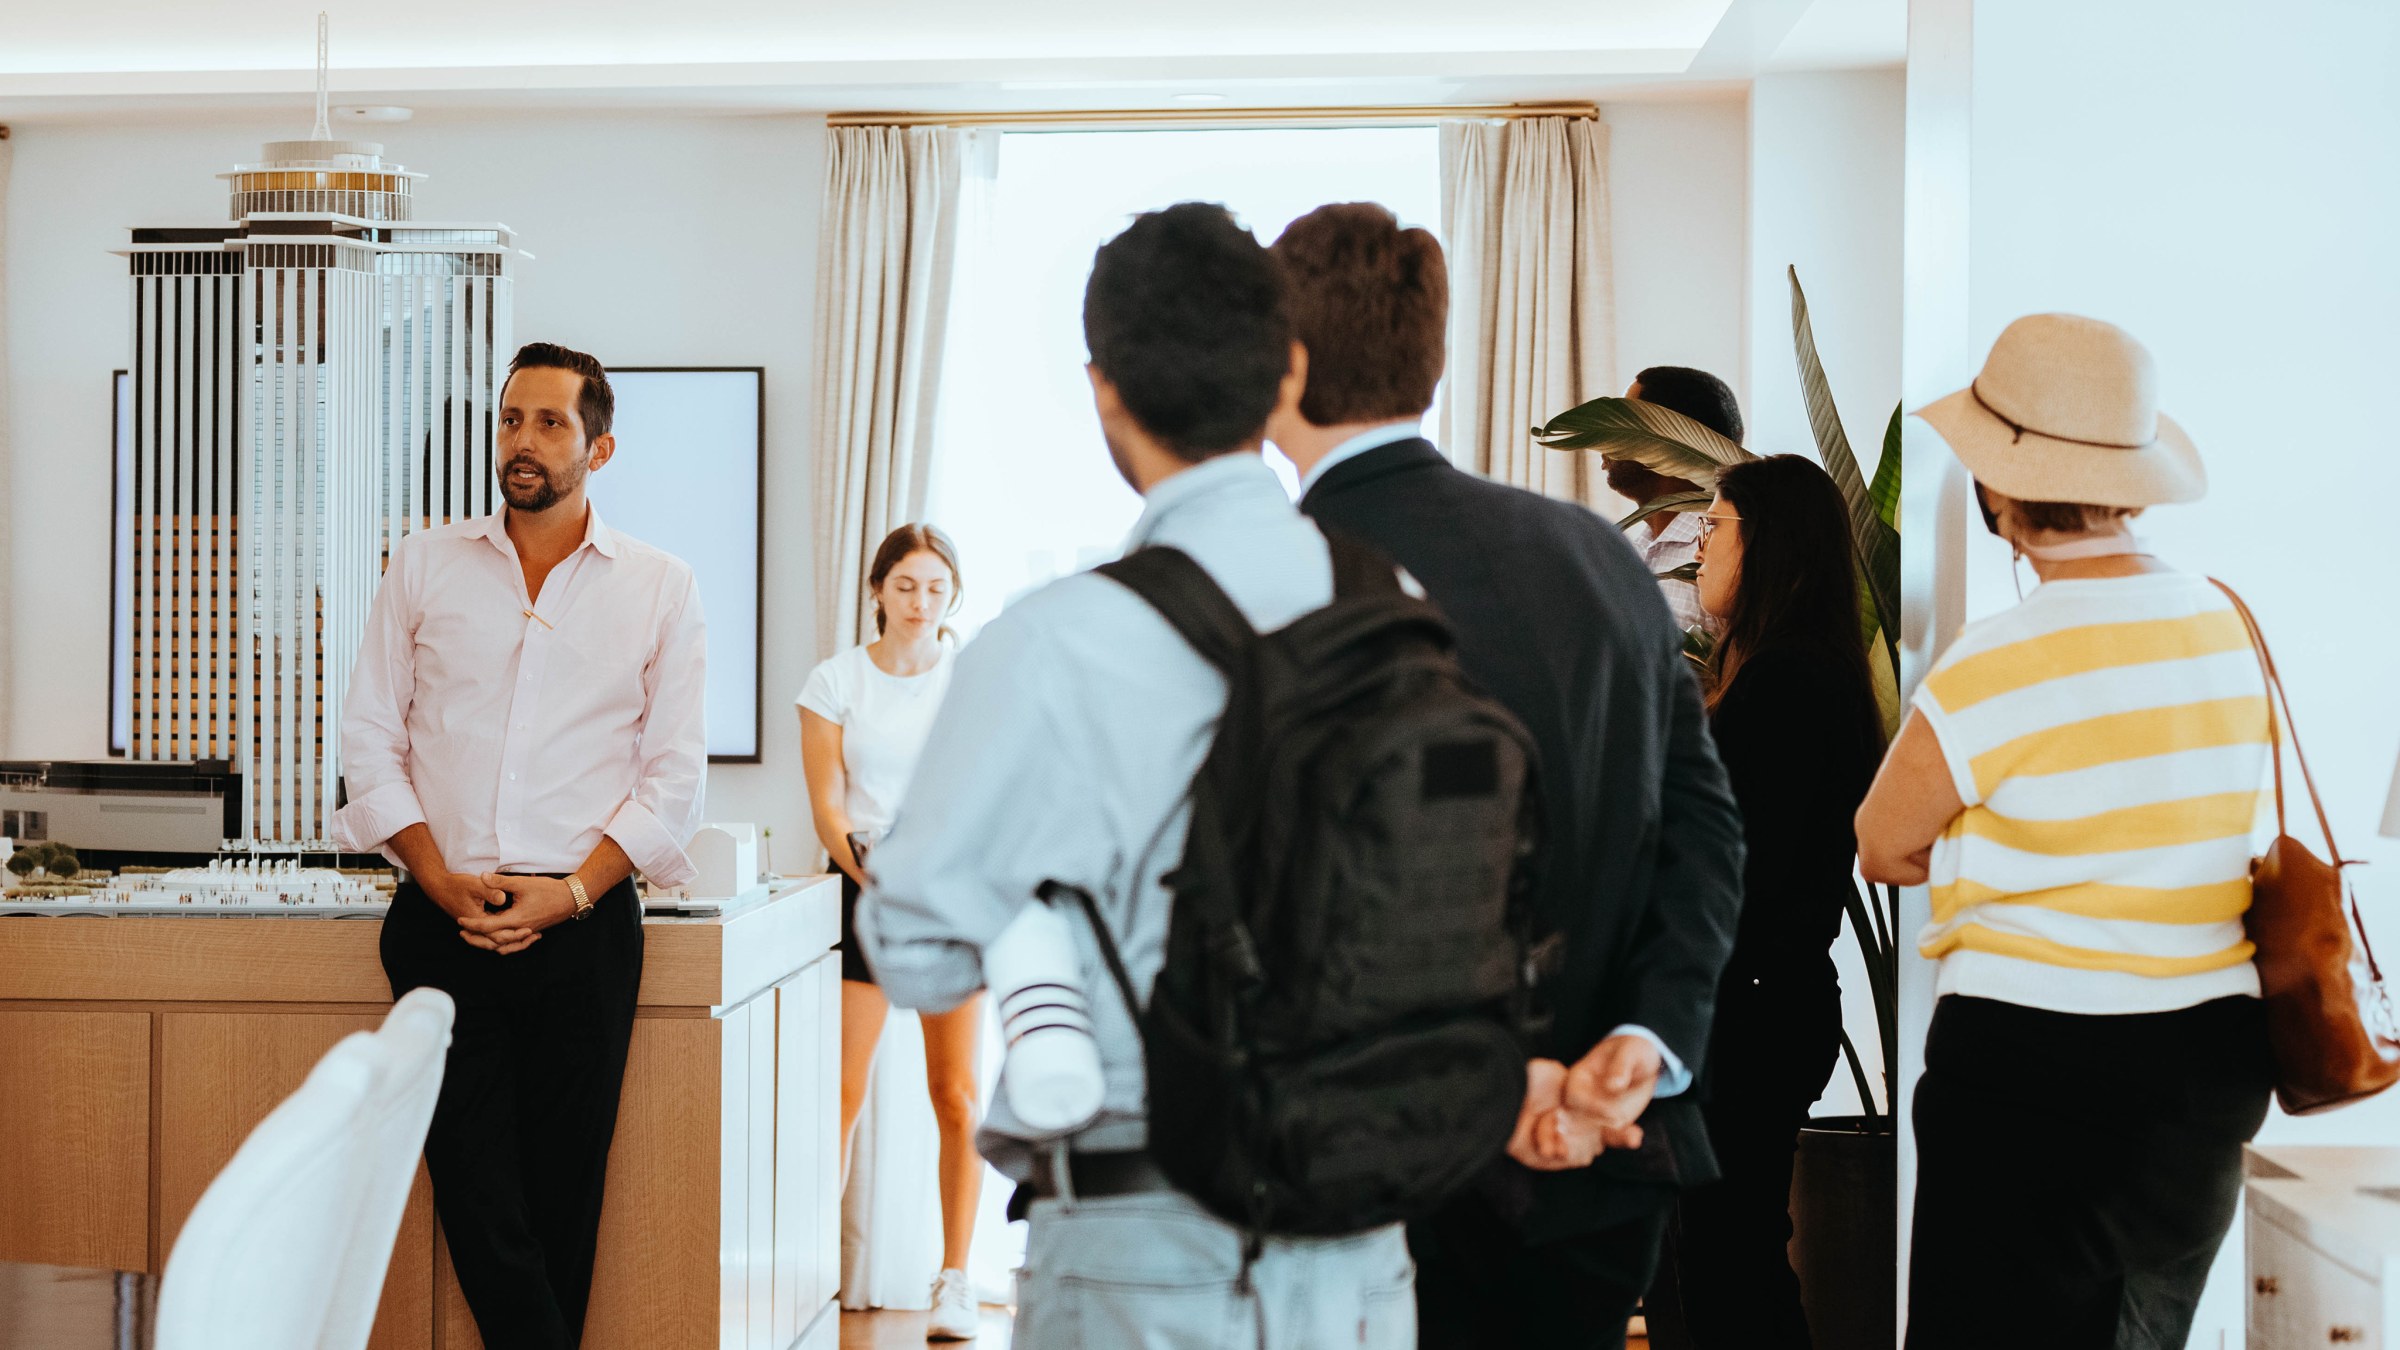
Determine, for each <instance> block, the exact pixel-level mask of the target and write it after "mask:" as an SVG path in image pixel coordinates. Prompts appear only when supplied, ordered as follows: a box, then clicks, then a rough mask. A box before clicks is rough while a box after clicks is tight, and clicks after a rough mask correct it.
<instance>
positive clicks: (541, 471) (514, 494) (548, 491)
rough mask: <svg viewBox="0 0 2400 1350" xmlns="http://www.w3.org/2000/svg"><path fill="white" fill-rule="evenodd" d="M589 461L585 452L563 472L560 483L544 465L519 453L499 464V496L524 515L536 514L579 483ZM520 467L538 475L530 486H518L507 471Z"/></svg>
mask: <svg viewBox="0 0 2400 1350" xmlns="http://www.w3.org/2000/svg"><path fill="white" fill-rule="evenodd" d="M591 462H592V461H591V458H590V457H589V456H586V457H584V458H582V459H579V460H577V461H575V463H574V464H573V465H572V466H571V467H569V468H568V469H567V471H566V473H565V474H564V475H563V476H564V477H565V478H566V480H567V481H566V483H565V484H564V485H563V486H562V485H561V484H560V483H559V482H558V481H557V480H555V479H553V478H552V477H551V476H550V471H549V470H548V469H545V468H543V467H542V466H541V465H539V464H536V463H534V462H533V460H531V459H530V458H527V457H525V456H522V455H520V456H518V457H517V458H516V459H513V460H510V461H509V462H508V463H507V464H505V465H503V466H501V469H500V496H501V497H502V499H503V500H505V501H507V503H508V504H509V505H510V506H511V507H513V508H514V509H516V510H519V511H523V512H525V513H527V514H528V515H540V514H541V513H542V512H544V511H547V510H549V509H550V508H551V507H553V506H556V505H558V503H559V501H560V500H561V499H563V498H564V497H565V496H566V495H567V494H568V493H569V492H572V491H574V490H575V489H576V488H577V487H580V486H581V485H582V484H583V479H584V475H585V474H586V473H587V472H589V469H588V467H587V466H589V465H590V464H591ZM520 468H523V469H531V470H533V471H534V473H535V474H537V475H539V476H540V478H541V481H540V482H538V483H535V484H534V485H532V486H531V487H518V486H517V485H516V482H515V481H514V480H513V479H512V478H511V477H510V475H511V474H514V473H515V472H516V471H517V470H518V469H520Z"/></svg>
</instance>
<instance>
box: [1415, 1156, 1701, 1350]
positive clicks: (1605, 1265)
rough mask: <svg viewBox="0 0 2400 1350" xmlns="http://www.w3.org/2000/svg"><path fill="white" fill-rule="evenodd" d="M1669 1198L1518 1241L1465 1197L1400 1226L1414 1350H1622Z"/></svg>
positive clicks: (1496, 1217) (1500, 1219)
mask: <svg viewBox="0 0 2400 1350" xmlns="http://www.w3.org/2000/svg"><path fill="white" fill-rule="evenodd" d="M1668 1199H1669V1193H1668V1192H1667V1191H1666V1190H1664V1189H1663V1188H1662V1189H1661V1190H1660V1191H1659V1196H1658V1201H1659V1203H1658V1205H1657V1208H1655V1209H1654V1210H1652V1211H1650V1212H1648V1213H1644V1214H1642V1215H1641V1216H1640V1217H1638V1218H1634V1219H1630V1220H1627V1221H1626V1222H1623V1223H1620V1224H1617V1225H1615V1226H1613V1227H1609V1228H1603V1229H1601V1230H1599V1231H1598V1232H1594V1233H1584V1234H1579V1235H1577V1236H1575V1237H1570V1238H1563V1239H1560V1240H1557V1241H1554V1242H1541V1243H1527V1242H1526V1241H1525V1239H1524V1237H1523V1236H1522V1235H1521V1234H1520V1233H1519V1232H1518V1230H1517V1229H1516V1227H1515V1226H1514V1225H1513V1224H1511V1223H1510V1222H1509V1221H1508V1220H1507V1219H1506V1218H1505V1217H1504V1216H1502V1215H1501V1214H1500V1212H1499V1211H1498V1210H1496V1209H1494V1208H1493V1207H1492V1205H1491V1204H1490V1203H1489V1202H1488V1201H1487V1200H1485V1199H1484V1198H1483V1197H1482V1196H1481V1195H1480V1194H1479V1193H1477V1192H1474V1191H1472V1190H1470V1191H1469V1192H1468V1193H1467V1194H1465V1195H1463V1196H1461V1197H1459V1198H1458V1199H1456V1200H1453V1201H1451V1202H1450V1203H1449V1204H1448V1205H1446V1206H1444V1207H1443V1209H1442V1210H1441V1212H1440V1213H1438V1214H1436V1215H1434V1216H1433V1217H1432V1218H1430V1219H1425V1220H1420V1221H1419V1222H1416V1223H1412V1224H1410V1225H1409V1226H1408V1248H1409V1255H1410V1256H1412V1257H1414V1258H1415V1260H1416V1263H1417V1344H1418V1345H1419V1346H1420V1347H1422V1350H1524V1348H1525V1347H1528V1346H1540V1347H1542V1350H1624V1346H1625V1324H1626V1322H1627V1321H1629V1320H1630V1319H1631V1318H1632V1316H1633V1309H1634V1305H1635V1304H1636V1303H1638V1302H1640V1301H1641V1297H1642V1291H1643V1290H1645V1289H1647V1288H1649V1287H1650V1277H1651V1274H1652V1272H1654V1271H1655V1270H1656V1269H1657V1267H1658V1243H1659V1237H1660V1235H1661V1234H1662V1233H1663V1232H1665V1230H1666V1224H1667V1209H1668V1204H1667V1202H1668Z"/></svg>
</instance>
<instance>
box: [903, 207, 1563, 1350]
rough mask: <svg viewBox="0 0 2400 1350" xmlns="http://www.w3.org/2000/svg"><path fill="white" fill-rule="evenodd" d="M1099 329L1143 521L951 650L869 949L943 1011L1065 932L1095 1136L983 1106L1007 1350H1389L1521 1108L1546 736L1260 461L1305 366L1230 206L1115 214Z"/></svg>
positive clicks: (1400, 1338) (1268, 278)
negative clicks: (1274, 416)
mask: <svg viewBox="0 0 2400 1350" xmlns="http://www.w3.org/2000/svg"><path fill="white" fill-rule="evenodd" d="M1084 330H1085V337H1086V341H1087V344H1088V346H1089V348H1090V352H1091V361H1090V366H1089V372H1090V376H1091V381H1092V389H1093V396H1094V401H1095V403H1096V405H1097V407H1098V411H1099V418H1100V425H1101V429H1102V433H1103V436H1104V438H1105V439H1106V441H1107V443H1108V448H1109V453H1110V456H1111V458H1112V459H1113V460H1114V461H1115V463H1116V466H1117V468H1118V470H1119V472H1120V473H1122V474H1123V475H1124V477H1125V479H1126V481H1127V482H1128V483H1129V484H1131V485H1132V486H1133V487H1134V488H1135V490H1137V491H1139V492H1140V493H1141V494H1142V495H1143V496H1144V498H1146V502H1145V506H1144V510H1143V512H1142V516H1141V519H1140V521H1139V522H1138V523H1137V524H1136V525H1135V527H1134V530H1133V535H1132V539H1131V542H1130V543H1129V545H1128V549H1129V552H1128V556H1127V557H1126V559H1125V560H1123V561H1122V562H1120V563H1117V564H1111V565H1109V566H1108V567H1105V568H1102V569H1100V570H1099V571H1097V572H1094V573H1086V574H1083V575H1079V576H1074V577H1069V578H1066V579H1064V580H1062V581H1059V582H1056V583H1054V584H1052V585H1050V586H1047V587H1044V588H1042V589H1041V590H1038V591H1036V592H1034V593H1033V594H1031V595H1029V596H1026V597H1025V598H1023V599H1021V600H1019V601H1018V602H1016V603H1015V604H1014V605H1012V606H1011V607H1010V608H1009V609H1008V610H1007V611H1006V612H1005V613H1003V614H1002V615H1001V616H1000V617H999V618H998V619H996V620H994V621H993V622H992V623H991V624H990V625H989V626H987V627H986V628H985V629H984V630H983V632H982V633H981V634H980V636H978V638H977V639H976V641H975V642H974V643H973V644H971V645H970V646H969V647H967V648H966V650H965V651H963V652H962V653H961V654H960V656H959V658H958V666H957V670H956V672H955V674H954V676H953V680H952V684H951V687H950V691H949V694H948V696H947V699H946V702H945V704H944V708H943V710H942V712H941V714H940V715H939V717H938V719H937V721H936V723H935V727H934V730H933V734H932V737H931V740H930V742H929V744H928V746H927V749H926V752H925V756H924V758H923V759H922V760H921V761H920V763H919V766H918V769H917V773H916V777H915V778H914V780H913V781H912V783H911V786H910V791H909V799H908V801H907V803H906V804H905V806H904V808H903V811H902V813H901V816H900V819H899V821H898V823H897V824H896V825H895V827H894V828H893V830H892V833H891V834H890V836H889V837H888V838H887V839H886V840H885V841H884V842H883V844H882V845H881V847H879V848H878V849H877V851H876V854H875V859H874V864H873V868H872V875H871V877H870V881H871V886H870V888H869V890H868V892H867V895H866V897H865V899H864V901H863V903H862V904H861V906H860V911H859V918H858V927H859V931H860V935H861V938H862V940H863V941H864V943H865V945H866V948H867V953H868V956H869V958H870V960H871V961H872V963H873V964H874V966H875V970H876V974H877V976H878V977H879V978H880V979H881V981H882V983H883V986H884V989H885V990H886V992H887V993H889V994H890V996H891V997H892V1000H893V1001H894V1002H895V1003H899V1004H901V1005H903V1006H908V1007H917V1008H926V1009H942V1008H948V1007H952V1006H955V1005H956V1004H958V1003H959V1002H961V1001H963V1000H964V999H965V998H966V997H967V996H969V995H970V994H972V993H973V992H974V991H975V990H976V989H977V988H978V987H979V986H980V985H981V983H982V982H983V971H982V966H981V956H982V954H983V952H984V951H985V949H986V948H988V947H989V946H990V945H991V944H992V943H993V941H994V940H995V939H996V938H997V937H999V935H1000V934H1001V933H1002V931H1003V930H1004V929H1006V928H1008V927H1009V925H1010V924H1011V922H1012V921H1013V920H1014V919H1015V917H1016V916H1017V915H1018V914H1019V912H1020V911H1021V910H1022V909H1023V907H1025V906H1026V905H1029V904H1042V903H1049V904H1053V905H1056V906H1058V907H1059V908H1060V909H1061V910H1062V911H1063V912H1064V914H1065V916H1066V917H1067V919H1068V928H1069V930H1070V931H1071V932H1072V934H1073V935H1074V939H1075V943H1076V948H1077V956H1078V958H1079V959H1078V962H1077V964H1078V966H1079V968H1080V971H1081V974H1082V977H1083V980H1082V982H1083V984H1084V985H1085V986H1086V987H1085V988H1084V989H1083V990H1081V991H1074V992H1078V993H1080V995H1081V996H1082V997H1081V999H1080V1002H1081V1003H1083V1004H1084V1005H1085V1006H1088V1010H1089V1016H1090V1026H1091V1028H1092V1033H1093V1035H1094V1037H1095V1039H1096V1041H1097V1044H1098V1048H1099V1055H1100V1060H1101V1063H1102V1066H1103V1069H1104V1071H1105V1079H1106V1090H1105V1093H1104V1095H1103V1105H1102V1107H1101V1110H1100V1113H1099V1115H1098V1116H1097V1117H1095V1118H1094V1119H1093V1120H1092V1121H1091V1122H1089V1123H1088V1124H1086V1125H1084V1126H1082V1127H1080V1128H1077V1129H1075V1130H1074V1131H1073V1132H1072V1133H1071V1134H1068V1135H1063V1136H1058V1137H1045V1136H1043V1135H1041V1134H1040V1133H1039V1132H1036V1131H1033V1130H1031V1129H1028V1128H1027V1127H1026V1126H1025V1125H1024V1123H1023V1122H1021V1121H1019V1120H1017V1119H1015V1118H1013V1116H1012V1115H1011V1112H1010V1110H1009V1104H1008V1102H1007V1100H1006V1098H1005V1097H1003V1099H1002V1100H1000V1101H998V1102H996V1103H995V1104H994V1107H993V1111H992V1114H991V1116H990V1117H989V1119H987V1121H986V1123H985V1127H984V1130H983V1133H982V1136H981V1138H980V1139H979V1141H978V1142H979V1144H980V1145H981V1147H982V1149H983V1152H984V1154H985V1156H987V1157H988V1158H990V1159H991V1160H992V1162H993V1163H994V1164H995V1165H997V1166H999V1167H1000V1168H1001V1169H1002V1170H1004V1171H1006V1172H1008V1173H1009V1174H1010V1175H1012V1176H1014V1177H1015V1178H1016V1179H1017V1180H1018V1181H1019V1182H1020V1183H1021V1186H1020V1189H1019V1192H1018V1202H1019V1204H1020V1205H1021V1206H1023V1207H1024V1209H1025V1210H1026V1213H1027V1217H1028V1218H1029V1219H1030V1221H1031V1228H1030V1232H1029V1234H1028V1253H1027V1259H1026V1266H1025V1271H1024V1275H1023V1279H1022V1283H1021V1285H1020V1287H1019V1290H1018V1320H1017V1325H1016V1329H1015V1344H1017V1345H1019V1346H1022V1347H1027V1350H1054V1348H1063V1347H1078V1348H1082V1347H1102V1346H1119V1345H1187V1344H1188V1345H1208V1346H1217V1345H1234V1344H1239V1345H1244V1346H1251V1345H1255V1346H1258V1347H1259V1348H1260V1350H1285V1348H1286V1347H1289V1348H1290V1350H1303V1348H1313V1347H1319V1346H1330V1345H1346V1346H1367V1347H1373V1348H1375V1350H1400V1348H1401V1347H1406V1346H1411V1345H1414V1344H1415V1342H1416V1330H1415V1303H1414V1300H1413V1298H1412V1295H1411V1287H1410V1263H1409V1255H1408V1250H1407V1246H1406V1242H1405V1239H1404V1235H1403V1230H1402V1226H1401V1222H1400V1221H1401V1220H1404V1219H1406V1218H1408V1217H1410V1216H1412V1215H1415V1214H1418V1213H1423V1212H1427V1211H1428V1210H1430V1208H1431V1207H1432V1206H1433V1205H1434V1204H1436V1203H1438V1202H1439V1201H1440V1200H1441V1199H1442V1198H1443V1197H1444V1196H1445V1195H1447V1194H1448V1193H1449V1192H1451V1191H1453V1190H1455V1189H1456V1188H1457V1187H1459V1186H1461V1185H1464V1184H1466V1183H1467V1182H1469V1181H1470V1180H1472V1178H1473V1177H1474V1176H1475V1175H1476V1174H1477V1173H1478V1172H1480V1171H1481V1170H1482V1168H1483V1167H1484V1166H1486V1165H1487V1164H1488V1162H1489V1160H1490V1159H1491V1158H1493V1157H1496V1156H1498V1154H1499V1153H1500V1151H1501V1150H1502V1148H1503V1147H1505V1146H1506V1145H1507V1143H1508V1141H1509V1139H1510V1136H1511V1132H1512V1130H1515V1129H1516V1128H1517V1126H1518V1123H1519V1117H1520V1114H1521V1113H1520V1110H1519V1104H1520V1102H1521V1100H1522V1098H1523V1096H1524V1091H1525V1081H1526V1073H1525V1053H1524V1050H1523V1033H1524V1027H1525V1025H1526V1020H1527V1018H1528V1016H1529V1015H1530V1011H1531V1010H1530V1005H1529V1004H1528V1002H1527V1000H1526V998H1525V997H1524V990H1523V983H1524V979H1523V972H1524V970H1525V967H1526V965H1527V959H1526V954H1525V942H1524V930H1525V927H1526V925H1527V924H1528V923H1529V922H1530V919H1531V912H1530V909H1529V908H1528V906H1527V904H1526V903H1525V902H1526V900H1527V898H1528V896H1529V890H1528V887H1529V885H1530V877H1529V873H1528V871H1527V867H1526V864H1527V860H1528V857H1529V855H1530V854H1531V853H1532V850H1533V846H1534V844H1535V842H1536V836H1535V827H1536V820H1535V818H1536V817H1537V816H1538V811H1537V810H1536V809H1535V808H1534V806H1533V803H1534V802H1535V801H1536V800H1537V798H1536V796H1535V793H1536V787H1535V784H1534V782H1533V766H1532V763H1531V744H1530V742H1529V741H1528V740H1527V739H1526V737H1525V735H1524V732H1523V730H1522V728H1520V727H1518V726H1517V725H1516V724H1515V722H1514V719H1513V718H1511V717H1510V716H1509V715H1508V714H1507V713H1506V711H1505V710H1503V709H1501V708H1499V707H1498V706H1497V705H1496V704H1493V703H1491V702H1490V701H1489V700H1488V699H1485V698H1483V697H1481V696H1480V695H1477V694H1475V693H1474V692H1473V691H1471V690H1469V689H1468V688H1466V686H1465V685H1464V682H1463V680H1462V679H1461V678H1460V676H1459V673H1458V670H1457V666H1456V663H1455V661H1454V660H1453V659H1452V658H1451V656H1450V654H1449V651H1448V630H1447V627H1446V625H1445V624H1444V622H1443V621H1442V619H1441V617H1440V615H1439V614H1438V613H1437V612H1435V611H1434V610H1433V609H1432V608H1431V607H1430V606H1428V605H1426V604H1425V603H1424V602H1423V601H1422V600H1421V599H1419V598H1416V597H1413V596H1411V595H1409V594H1407V593H1406V592H1405V591H1404V590H1403V588H1402V586H1401V584H1400V581H1399V578H1398V577H1397V575H1396V573H1395V572H1394V570H1393V568H1392V567H1391V565H1390V563H1389V562H1388V561H1386V560H1383V559H1381V558H1379V557H1377V556H1375V555H1373V554H1371V553H1370V552H1368V551H1366V550H1364V549H1363V548H1360V547H1359V546H1357V545H1355V544H1351V543H1347V542H1344V541H1341V540H1329V539H1328V538H1327V537H1326V536H1324V535H1322V534H1321V533H1320V532H1319V531H1318V530H1317V529H1316V528H1315V527H1314V526H1312V525H1310V524H1309V523H1308V522H1307V521H1306V520H1304V519H1303V518H1302V517H1301V516H1300V515H1299V514H1298V513H1297V512H1296V511H1294V510H1293V508H1292V505H1291V503H1290V501H1289V500H1288V499H1287V498H1286V497H1285V495H1284V492H1283V489H1282V487H1281V485H1280V484H1279V483H1278V481H1277V480H1276V478H1275V476H1274V473H1273V472H1272V471H1271V470H1270V469H1269V468H1268V467H1267V466H1266V464H1265V463H1264V462H1263V460H1262V459H1261V458H1260V455H1259V450H1260V446H1261V439H1262V434H1263V428H1264V427H1265V424H1266V421H1267V418H1268V415H1269V414H1270V413H1271V412H1272V411H1273V410H1274V409H1275V408H1276V406H1277V405H1278V404H1279V403H1283V402H1288V401H1290V400H1292V399H1295V398H1297V397H1298V392H1299V388H1300V386H1301V383H1302V380H1303V378H1304V371H1303V369H1302V367H1301V361H1302V355H1301V352H1300V350H1299V348H1298V347H1297V345H1296V344H1295V343H1294V342H1293V341H1292V332H1291V324H1290V319H1289V315H1288V313H1287V310H1286V305H1285V299H1284V295H1283V289H1282V283H1281V279H1280V277H1279V275H1278V273H1277V269H1276V266H1275V264H1274V261H1273V259H1272V258H1271V257H1269V255H1268V254H1267V252H1266V250H1265V249H1264V248H1262V247H1260V246H1259V244H1258V243H1257V241H1256V240H1254V239H1253V238H1251V237H1250V235H1249V234H1248V233H1247V232H1245V231H1244V230H1243V229H1242V228H1241V227H1240V226H1239V225H1237V224H1236V223H1235V222H1234V221H1233V219H1232V217H1231V216H1229V215H1228V214H1226V212H1225V211H1224V210H1223V209H1222V208H1219V207H1213V206H1203V205H1199V204H1193V203H1186V204H1183V205H1179V206H1174V207H1170V208H1168V209H1166V210H1164V211H1160V212H1156V213H1153V214H1150V215H1145V216H1143V217H1141V218H1139V219H1138V220H1136V221H1135V222H1134V224H1133V225H1132V226H1131V227H1130V228H1129V229H1127V230H1126V231H1125V232H1124V233H1123V234H1121V235H1119V236H1118V237H1117V238H1116V239H1114V240H1112V241H1110V242H1109V243H1108V244H1107V245H1105V246H1104V247H1102V248H1101V250H1100V251H1099V254H1098V256H1097V257H1096V258H1095V260H1094V264H1093V268H1092V276H1091V280H1090V283H1089V285H1088V287H1087V289H1086V292H1085V297H1084ZM1066 1001H1068V1002H1076V1001H1078V1000H1074V999H1069V1000H1066ZM1038 1021H1039V1019H1038V1017H1029V1019H1028V1022H1029V1032H1028V1034H1030V1030H1031V1029H1033V1028H1034V1027H1036V1026H1038ZM1013 1025H1014V1024H1013V1023H1012V1026H1013ZM1557 1124H1558V1122H1556V1121H1553V1122H1552V1134H1553V1136H1563V1135H1564V1134H1566V1133H1571V1131H1562V1130H1559V1129H1557V1128H1556V1127H1557Z"/></svg>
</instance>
